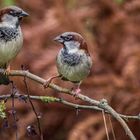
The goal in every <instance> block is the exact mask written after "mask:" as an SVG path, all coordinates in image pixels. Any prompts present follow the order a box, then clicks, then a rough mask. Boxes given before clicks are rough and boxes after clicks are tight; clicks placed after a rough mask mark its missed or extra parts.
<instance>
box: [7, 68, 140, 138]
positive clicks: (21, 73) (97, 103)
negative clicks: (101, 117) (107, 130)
mask: <svg viewBox="0 0 140 140" xmlns="http://www.w3.org/2000/svg"><path fill="white" fill-rule="evenodd" d="M9 76H25V77H27V78H29V79H31V80H33V81H36V82H37V83H39V84H42V85H43V84H44V83H45V82H46V80H45V79H43V78H41V77H39V76H37V75H34V74H32V73H30V72H28V71H21V70H12V71H11V72H10V73H9ZM49 87H50V88H52V89H54V90H56V91H58V92H63V93H66V94H69V95H72V96H74V95H75V93H74V92H72V91H71V90H69V89H66V88H62V87H60V86H58V85H55V84H49ZM77 98H79V99H81V100H83V101H85V102H87V103H90V104H91V105H94V106H97V107H99V108H100V109H104V110H105V112H108V113H109V114H111V115H112V116H113V117H114V118H115V119H116V120H117V121H118V122H119V123H120V124H121V126H122V127H123V129H124V130H125V132H126V134H127V135H128V137H129V138H130V139H131V140H136V138H135V136H134V135H133V133H132V132H131V130H130V129H129V127H128V126H127V124H126V122H125V121H124V120H123V119H122V118H121V116H120V114H118V113H117V112H116V111H115V110H114V109H113V108H111V107H110V106H109V105H108V103H107V101H106V100H104V99H103V100H101V101H97V100H94V99H91V98H89V97H87V96H85V95H82V94H78V95H77ZM138 117H139V116H138Z"/></svg>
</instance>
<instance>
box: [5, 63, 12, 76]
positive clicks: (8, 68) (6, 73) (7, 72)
mask: <svg viewBox="0 0 140 140" xmlns="http://www.w3.org/2000/svg"><path fill="white" fill-rule="evenodd" d="M10 71H11V69H10V65H9V66H8V67H7V69H5V71H4V73H3V74H5V75H9V73H10Z"/></svg>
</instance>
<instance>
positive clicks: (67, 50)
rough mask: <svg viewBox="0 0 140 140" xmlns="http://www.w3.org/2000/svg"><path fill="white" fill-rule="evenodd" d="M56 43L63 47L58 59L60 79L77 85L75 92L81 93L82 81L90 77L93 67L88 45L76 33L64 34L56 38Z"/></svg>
mask: <svg viewBox="0 0 140 140" xmlns="http://www.w3.org/2000/svg"><path fill="white" fill-rule="evenodd" d="M54 41H56V42H58V43H61V44H62V45H63V48H62V49H61V50H60V51H59V53H58V55H57V58H56V65H57V70H58V73H59V77H61V78H62V79H63V80H67V81H70V82H73V83H77V84H78V87H77V88H76V90H75V91H74V92H75V93H78V92H80V91H81V90H80V85H81V83H82V81H83V80H84V79H85V78H86V77H87V76H88V75H89V73H90V70H91V67H92V59H91V56H90V54H89V51H88V48H87V43H86V41H85V40H84V38H83V37H82V36H81V35H80V34H79V33H76V32H65V33H62V34H60V35H58V36H57V37H56V38H54ZM53 78H55V77H53Z"/></svg>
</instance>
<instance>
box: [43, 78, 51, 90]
mask: <svg viewBox="0 0 140 140" xmlns="http://www.w3.org/2000/svg"><path fill="white" fill-rule="evenodd" d="M50 83H51V79H50V78H49V79H48V80H46V82H45V83H44V84H43V87H44V88H48V87H49V84H50Z"/></svg>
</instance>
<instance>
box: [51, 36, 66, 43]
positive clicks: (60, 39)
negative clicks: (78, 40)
mask: <svg viewBox="0 0 140 140" xmlns="http://www.w3.org/2000/svg"><path fill="white" fill-rule="evenodd" d="M53 40H54V41H56V42H59V43H63V42H64V40H63V38H61V36H57V37H55V38H54V39H53Z"/></svg>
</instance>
